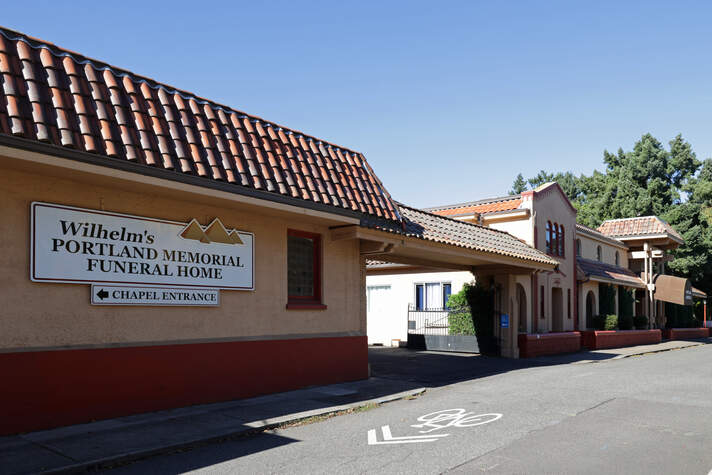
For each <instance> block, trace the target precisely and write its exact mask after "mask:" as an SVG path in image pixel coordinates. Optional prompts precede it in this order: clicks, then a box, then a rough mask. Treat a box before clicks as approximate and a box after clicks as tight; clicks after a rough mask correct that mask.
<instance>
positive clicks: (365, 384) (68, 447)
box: [0, 338, 712, 475]
mask: <svg viewBox="0 0 712 475" xmlns="http://www.w3.org/2000/svg"><path fill="white" fill-rule="evenodd" d="M706 343H712V338H710V339H707V340H695V341H665V342H662V343H658V344H655V345H642V346H635V347H628V348H615V349H606V350H596V351H582V352H579V353H572V354H566V355H555V356H541V357H537V358H529V359H525V360H505V359H501V358H492V359H487V360H485V359H481V358H480V357H477V356H476V355H470V356H472V357H473V358H468V360H470V363H477V365H476V366H473V365H472V364H470V365H469V366H466V367H464V369H465V370H466V373H467V374H464V375H463V377H464V378H466V379H472V378H478V377H484V376H486V375H487V371H485V370H486V367H489V366H492V365H495V366H497V365H505V366H506V367H507V368H508V370H514V369H517V368H524V367H531V366H539V365H552V364H580V363H594V362H599V361H605V360H613V359H620V358H626V357H630V356H636V355H642V354H647V353H657V352H661V351H669V350H675V349H681V348H688V347H692V346H699V345H703V344H706ZM418 353H419V354H421V353H422V355H424V356H429V357H431V358H432V357H437V356H438V355H433V354H430V355H428V354H427V353H428V352H418ZM406 356H407V355H406ZM442 358H451V357H449V356H447V357H446V356H442ZM402 359H403V357H399V358H398V360H395V361H397V362H400V363H401V364H402V363H403V361H402ZM495 362H496V364H495ZM411 364H414V362H411ZM440 364H443V363H440ZM480 366H482V368H480ZM510 366H511V367H510ZM475 368H480V369H481V370H482V371H483V374H480V375H476V373H477V371H473V370H474V369H475ZM421 369H425V368H421ZM468 375H469V376H468ZM405 376H406V375H404V374H401V375H400V376H399V375H397V374H393V375H390V377H389V378H379V377H372V378H370V379H368V380H364V381H356V382H352V383H342V384H333V385H329V386H319V387H314V388H308V389H300V390H297V391H290V392H285V393H279V394H272V395H268V396H261V397H256V398H251V399H243V400H238V401H229V402H224V403H217V404H206V405H200V406H191V407H185V408H180V409H173V410H168V411H160V412H153V413H148V414H138V415H134V416H127V417H120V418H117V419H109V420H103V421H98V422H92V423H88V424H79V425H74V426H68V427H60V428H57V429H51V430H47V431H39V432H31V433H27V434H21V435H16V436H7V437H0V473H2V474H3V475H5V474H7V475H14V474H24V473H72V472H81V471H84V470H87V469H92V468H99V467H105V466H108V465H112V464H116V463H121V462H127V461H131V460H137V459H141V458H144V457H148V456H151V455H155V454H159V453H166V452H171V451H174V450H179V449H181V448H186V447H190V446H194V445H200V444H203V443H209V442H212V441H216V440H220V439H225V438H230V437H240V436H247V435H250V434H255V433H259V432H262V431H264V430H267V429H270V428H274V427H277V426H280V425H283V424H288V423H294V422H297V421H300V420H302V419H308V418H311V417H318V416H323V415H327V414H332V413H337V412H341V411H348V410H353V409H356V408H359V407H363V406H369V405H374V404H381V403H385V402H389V401H395V400H398V399H402V398H406V397H408V396H414V395H418V394H421V393H423V392H424V391H425V388H424V387H423V386H429V387H435V386H438V385H432V384H423V383H418V382H415V381H409V380H408V379H407V378H406V377H405ZM460 379H461V380H462V379H463V378H460ZM456 381H457V379H453V380H451V381H450V383H453V382H456ZM443 383H445V382H443Z"/></svg>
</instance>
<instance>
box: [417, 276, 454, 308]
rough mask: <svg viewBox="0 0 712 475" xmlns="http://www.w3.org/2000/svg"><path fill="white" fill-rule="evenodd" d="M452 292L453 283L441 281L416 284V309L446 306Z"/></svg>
mask: <svg viewBox="0 0 712 475" xmlns="http://www.w3.org/2000/svg"><path fill="white" fill-rule="evenodd" d="M451 293H452V285H451V284H450V283H449V282H447V283H441V282H427V283H424V284H415V309H416V310H425V309H431V308H444V307H445V305H446V304H447V299H448V298H449V297H450V294H451Z"/></svg>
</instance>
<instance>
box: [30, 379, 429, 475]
mask: <svg viewBox="0 0 712 475" xmlns="http://www.w3.org/2000/svg"><path fill="white" fill-rule="evenodd" d="M425 391H426V388H416V389H412V390H409V391H402V392H399V393H394V394H389V395H387V396H382V397H378V398H374V399H366V400H363V401H358V402H353V403H350V404H342V405H340V406H331V407H326V408H322V409H314V410H311V411H304V412H297V413H295V414H290V415H287V416H281V417H274V418H272V419H266V420H264V421H258V422H252V423H248V424H245V426H247V427H244V426H243V427H241V428H240V429H237V430H228V431H225V432H223V433H222V434H217V435H211V436H209V437H200V438H196V439H192V440H187V441H184V442H180V443H176V444H170V445H165V446H163V447H155V448H151V449H146V450H137V451H134V452H126V453H121V454H117V455H112V456H109V457H103V458H98V459H94V460H88V461H86V462H78V463H75V464H72V465H66V466H64V467H60V468H53V469H50V470H46V471H42V472H38V473H40V474H44V475H50V474H64V473H81V472H86V471H89V470H99V469H101V468H106V467H107V466H110V465H115V464H123V463H128V462H134V461H138V460H142V459H146V458H150V457H154V456H156V455H161V454H166V453H171V452H176V451H179V450H182V449H188V448H194V447H199V446H202V445H208V444H210V443H213V442H219V441H223V440H229V439H232V438H240V437H250V436H253V435H257V434H260V433H262V432H265V431H267V430H271V429H275V428H278V427H280V426H282V425H285V424H290V423H295V422H299V421H301V420H304V419H308V418H310V417H317V416H327V415H330V414H336V413H339V412H343V411H348V410H352V409H358V408H361V407H365V406H369V405H372V404H373V405H376V406H380V405H383V404H386V403H389V402H393V401H398V400H400V399H405V398H407V397H412V396H420V395H422V394H423V393H425Z"/></svg>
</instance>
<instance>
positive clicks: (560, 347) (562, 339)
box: [518, 332, 581, 358]
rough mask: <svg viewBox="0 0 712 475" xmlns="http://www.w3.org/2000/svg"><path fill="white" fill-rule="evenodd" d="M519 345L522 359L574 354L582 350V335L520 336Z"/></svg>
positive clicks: (574, 333)
mask: <svg viewBox="0 0 712 475" xmlns="http://www.w3.org/2000/svg"><path fill="white" fill-rule="evenodd" d="M518 343H519V357H520V358H532V357H534V356H543V355H558V354H560V353H574V352H576V351H579V350H580V349H581V334H580V333H579V332H564V333H543V334H541V335H538V334H535V335H525V334H520V335H519V339H518Z"/></svg>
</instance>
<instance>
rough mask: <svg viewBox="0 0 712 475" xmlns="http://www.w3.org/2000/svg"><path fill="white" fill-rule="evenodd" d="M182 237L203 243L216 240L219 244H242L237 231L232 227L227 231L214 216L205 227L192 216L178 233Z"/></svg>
mask: <svg viewBox="0 0 712 475" xmlns="http://www.w3.org/2000/svg"><path fill="white" fill-rule="evenodd" d="M179 236H180V237H182V238H183V239H190V240H193V241H200V242H202V243H204V244H208V243H211V242H217V243H220V244H244V243H243V242H242V239H240V236H239V235H238V234H237V231H235V230H234V229H233V230H231V231H228V230H227V229H226V228H225V225H223V223H222V222H221V221H220V220H219V219H218V218H215V219H214V220H213V221H212V222H211V223H210V224H209V225H208V226H207V227H206V228H204V229H203V227H202V226H201V225H200V223H198V220H196V219H195V218H193V219H192V220H191V221H190V223H188V225H187V226H186V227H185V228H184V229H183V231H181V232H180V234H179Z"/></svg>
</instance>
